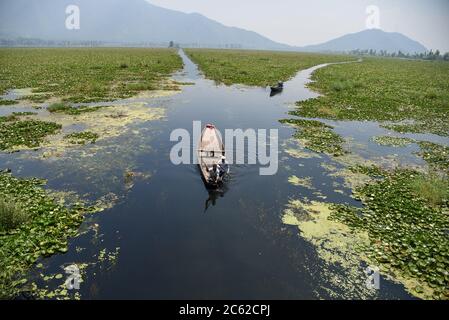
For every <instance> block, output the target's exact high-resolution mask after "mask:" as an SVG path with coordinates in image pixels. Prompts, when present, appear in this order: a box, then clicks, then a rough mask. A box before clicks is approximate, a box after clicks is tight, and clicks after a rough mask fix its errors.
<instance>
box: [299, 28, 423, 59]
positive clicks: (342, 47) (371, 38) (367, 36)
mask: <svg viewBox="0 0 449 320" xmlns="http://www.w3.org/2000/svg"><path fill="white" fill-rule="evenodd" d="M357 49H358V50H371V49H372V50H376V51H381V50H385V51H387V52H389V53H393V52H398V51H401V52H402V53H410V54H414V53H424V52H426V51H427V49H426V47H424V46H423V45H422V44H421V43H419V42H417V41H414V40H412V39H410V38H409V37H407V36H404V35H403V34H400V33H396V32H385V31H382V30H380V29H370V30H364V31H360V32H357V33H351V34H347V35H344V36H342V37H339V38H337V39H334V40H330V41H328V42H325V43H322V44H317V45H311V46H306V47H302V48H299V50H301V51H310V52H348V51H352V50H357Z"/></svg>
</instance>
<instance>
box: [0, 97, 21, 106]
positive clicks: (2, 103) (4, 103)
mask: <svg viewBox="0 0 449 320" xmlns="http://www.w3.org/2000/svg"><path fill="white" fill-rule="evenodd" d="M17 103H19V102H18V101H17V100H4V99H0V106H10V105H13V104H17Z"/></svg>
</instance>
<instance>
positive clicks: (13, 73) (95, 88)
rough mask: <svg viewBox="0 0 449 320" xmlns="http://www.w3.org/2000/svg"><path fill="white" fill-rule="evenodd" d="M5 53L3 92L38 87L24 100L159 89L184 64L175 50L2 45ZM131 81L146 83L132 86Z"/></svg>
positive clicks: (0, 65) (107, 97) (95, 97)
mask: <svg viewBox="0 0 449 320" xmlns="http://www.w3.org/2000/svg"><path fill="white" fill-rule="evenodd" d="M0 56H1V59H0V69H1V70H2V74H3V75H5V76H4V77H3V79H2V81H1V83H0V94H2V93H5V92H6V91H7V90H8V89H11V88H33V91H32V94H31V95H30V94H28V95H26V96H23V97H21V99H22V100H29V101H32V102H36V103H42V102H45V101H47V100H48V99H50V98H52V97H60V98H63V101H65V102H71V103H73V102H76V103H81V102H96V101H112V100H116V99H119V98H128V97H131V96H133V95H135V94H136V92H138V91H139V90H152V89H157V88H159V84H160V83H161V82H163V81H164V80H165V79H166V78H167V77H168V76H169V75H170V74H171V73H173V72H175V71H176V70H178V69H180V68H181V67H182V60H181V58H180V57H179V55H177V53H176V50H173V49H147V48H145V49H141V48H70V49H65V48H51V49H50V48H2V49H0ZM125 65H126V66H127V67H126V68H125V67H124V66H125ZM130 82H133V83H137V84H139V83H143V84H145V86H142V87H136V88H133V89H132V90H130V88H128V87H127V84H128V83H130ZM150 85H151V86H150Z"/></svg>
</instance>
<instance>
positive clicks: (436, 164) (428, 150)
mask: <svg viewBox="0 0 449 320" xmlns="http://www.w3.org/2000/svg"><path fill="white" fill-rule="evenodd" d="M418 145H419V146H420V148H421V151H420V152H419V153H418V155H420V156H421V157H422V158H423V159H424V160H425V161H426V162H427V163H429V165H430V166H431V167H433V168H435V169H437V170H441V171H443V172H446V173H447V174H449V147H446V146H442V145H440V144H437V143H433V142H428V141H420V142H418Z"/></svg>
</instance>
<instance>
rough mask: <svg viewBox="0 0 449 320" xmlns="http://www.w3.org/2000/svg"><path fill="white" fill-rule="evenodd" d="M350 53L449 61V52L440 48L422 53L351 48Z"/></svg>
mask: <svg viewBox="0 0 449 320" xmlns="http://www.w3.org/2000/svg"><path fill="white" fill-rule="evenodd" d="M349 53H350V54H354V55H364V56H376V57H391V58H405V59H421V60H441V61H449V52H446V53H444V54H442V53H441V52H440V50H435V51H433V50H430V51H426V52H421V53H414V54H410V53H404V52H402V51H401V50H399V51H398V52H388V51H386V50H380V51H377V50H373V49H370V50H368V49H367V50H359V49H357V50H351V51H350V52H349Z"/></svg>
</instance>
